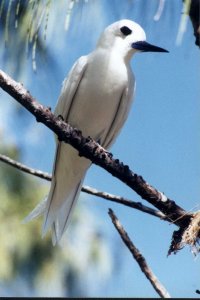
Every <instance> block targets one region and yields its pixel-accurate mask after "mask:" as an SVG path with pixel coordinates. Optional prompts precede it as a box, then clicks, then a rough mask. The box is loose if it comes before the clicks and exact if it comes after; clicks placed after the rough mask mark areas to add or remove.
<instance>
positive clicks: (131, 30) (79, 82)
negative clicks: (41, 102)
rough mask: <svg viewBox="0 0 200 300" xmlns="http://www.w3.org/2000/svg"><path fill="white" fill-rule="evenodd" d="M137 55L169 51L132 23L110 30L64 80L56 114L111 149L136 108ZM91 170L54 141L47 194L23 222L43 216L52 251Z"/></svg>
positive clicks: (68, 147)
mask: <svg viewBox="0 0 200 300" xmlns="http://www.w3.org/2000/svg"><path fill="white" fill-rule="evenodd" d="M137 52H168V51H167V50H165V49H163V48H160V47H157V46H155V45H152V44H150V43H148V42H147V41H146V34H145V31H144V30H143V28H142V27H141V26H140V25H139V24H137V23H136V22H134V21H132V20H128V19H123V20H119V21H117V22H114V23H112V24H111V25H109V26H108V27H106V29H105V30H104V31H103V33H102V34H101V35H100V37H99V40H98V42H97V45H96V48H95V49H94V50H93V51H92V52H91V53H89V54H88V55H86V56H81V57H80V58H79V59H78V60H77V61H76V62H75V63H74V65H73V67H72V69H71V70H70V72H69V74H68V76H67V77H66V79H64V81H63V85H62V89H61V93H60V96H59V98H58V102H57V105H56V108H55V111H54V114H55V115H56V116H62V118H63V120H64V121H66V122H67V123H69V124H70V125H71V126H73V127H76V128H78V129H80V130H81V132H82V134H83V136H85V137H87V136H90V137H92V138H93V139H94V140H95V141H97V142H98V143H99V144H100V145H101V146H102V147H104V148H105V149H109V148H110V147H111V146H112V145H113V143H114V142H115V140H116V138H117V136H118V134H119V132H120V130H121V128H122V127H123V125H124V123H125V121H126V119H127V116H128V113H129V111H130V108H131V104H132V102H133V98H134V94H135V86H136V85H135V77H134V74H133V72H132V70H131V66H130V61H131V58H132V56H133V55H134V54H135V53H137ZM91 164H92V162H91V161H90V160H88V159H86V158H84V157H80V156H79V154H78V151H77V150H76V149H74V148H73V147H72V146H71V145H68V144H66V143H64V142H61V141H59V140H58V138H57V137H56V151H55V158H54V164H53V172H52V181H51V186H50V191H49V194H48V196H47V197H46V199H44V200H43V201H42V202H41V203H39V204H38V205H37V206H36V208H35V209H34V210H33V211H32V212H31V213H30V214H29V215H28V216H27V217H26V219H25V222H27V221H30V220H31V219H34V218H36V217H37V216H39V215H43V217H44V221H43V228H42V237H44V236H45V234H46V233H47V231H48V230H49V229H51V233H52V243H53V245H56V244H57V243H59V241H60V240H61V238H62V236H63V234H64V232H65V231H66V228H67V226H68V224H69V220H70V218H71V215H72V212H73V210H74V207H75V205H76V202H77V199H78V197H79V194H80V191H81V187H82V185H83V180H84V178H85V175H86V173H87V170H88V168H89V167H90V166H91Z"/></svg>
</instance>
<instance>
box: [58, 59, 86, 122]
mask: <svg viewBox="0 0 200 300" xmlns="http://www.w3.org/2000/svg"><path fill="white" fill-rule="evenodd" d="M87 61H88V57H87V56H81V57H80V58H79V59H78V60H77V61H76V62H75V64H74V65H73V67H72V69H71V71H70V72H69V75H68V76H67V78H66V79H65V80H64V81H63V85H62V90H61V94H60V97H59V99H58V102H57V105H56V108H55V111H54V114H55V115H56V116H58V115H61V116H62V117H63V118H64V120H65V121H67V120H68V116H69V112H70V107H71V104H72V100H73V98H74V95H75V94H76V91H77V89H78V86H79V84H80V81H81V79H82V77H83V75H84V72H85V70H86V67H87Z"/></svg>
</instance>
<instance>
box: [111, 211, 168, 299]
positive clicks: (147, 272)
mask: <svg viewBox="0 0 200 300" xmlns="http://www.w3.org/2000/svg"><path fill="white" fill-rule="evenodd" d="M108 214H109V216H110V218H111V220H112V222H113V224H114V226H115V228H116V229H117V231H118V232H119V234H120V236H121V239H122V240H123V242H124V243H125V245H126V246H127V248H128V249H129V251H130V252H131V254H132V255H133V257H134V258H135V260H136V262H137V263H138V265H139V266H140V269H141V271H142V272H143V273H144V274H145V275H146V277H147V279H148V280H149V281H150V282H151V284H152V286H153V288H154V289H155V291H156V292H157V293H158V295H159V296H161V297H162V298H171V297H170V294H169V293H168V291H167V290H166V288H165V287H164V286H163V285H162V284H161V283H160V282H159V280H158V279H157V277H156V276H155V275H154V273H153V272H152V270H151V269H150V267H149V266H148V264H147V262H146V260H145V258H144V256H143V255H142V254H141V252H140V251H139V250H138V249H137V248H136V247H135V245H134V244H133V242H132V241H131V240H130V238H129V236H128V234H127V232H126V231H125V230H124V228H123V226H122V225H121V223H120V222H119V220H118V218H117V217H116V215H115V214H114V212H113V211H112V209H109V211H108Z"/></svg>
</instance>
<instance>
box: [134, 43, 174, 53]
mask: <svg viewBox="0 0 200 300" xmlns="http://www.w3.org/2000/svg"><path fill="white" fill-rule="evenodd" d="M131 46H132V48H133V49H136V50H139V51H142V52H169V51H167V50H165V49H163V48H160V47H157V46H154V45H151V44H149V43H147V42H145V41H141V42H135V43H133V44H132V45H131Z"/></svg>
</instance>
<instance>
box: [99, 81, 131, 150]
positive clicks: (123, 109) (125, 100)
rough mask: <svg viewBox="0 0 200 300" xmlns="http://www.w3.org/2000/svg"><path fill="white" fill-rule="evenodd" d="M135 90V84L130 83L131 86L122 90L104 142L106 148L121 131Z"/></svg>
mask: <svg viewBox="0 0 200 300" xmlns="http://www.w3.org/2000/svg"><path fill="white" fill-rule="evenodd" d="M134 90H135V85H131V84H129V86H126V87H125V88H124V90H123V92H122V95H121V98H120V101H119V104H118V107H117V110H116V112H115V114H114V115H113V119H112V123H111V126H110V128H109V130H108V133H107V136H106V138H105V140H104V141H103V143H102V146H103V147H104V148H106V149H108V148H110V147H111V146H112V144H113V143H114V142H115V139H116V137H117V136H118V134H119V133H120V129H121V128H122V126H123V124H124V122H125V121H126V119H127V117H128V113H129V111H130V106H131V104H132V101H133V94H134Z"/></svg>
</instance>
